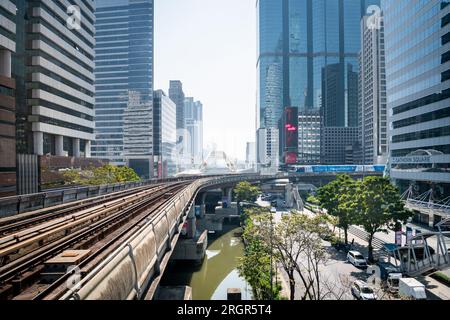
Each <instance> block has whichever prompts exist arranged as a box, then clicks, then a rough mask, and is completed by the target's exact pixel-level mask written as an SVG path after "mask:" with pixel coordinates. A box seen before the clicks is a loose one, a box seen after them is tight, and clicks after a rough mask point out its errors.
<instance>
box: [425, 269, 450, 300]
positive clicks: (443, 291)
mask: <svg viewBox="0 0 450 320" xmlns="http://www.w3.org/2000/svg"><path fill="white" fill-rule="evenodd" d="M449 270H450V268H449V269H447V271H446V272H448V271H449ZM417 280H418V281H419V282H421V283H423V284H424V285H425V287H426V289H427V291H428V292H427V293H430V294H428V298H429V299H430V300H450V287H448V286H446V285H445V284H443V283H441V282H439V281H437V280H435V279H433V278H431V277H429V276H425V277H424V276H420V277H417Z"/></svg>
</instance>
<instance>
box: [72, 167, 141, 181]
mask: <svg viewBox="0 0 450 320" xmlns="http://www.w3.org/2000/svg"><path fill="white" fill-rule="evenodd" d="M64 180H65V182H66V184H68V185H102V184H113V183H121V182H137V181H140V178H139V176H138V175H137V174H136V172H135V171H134V170H133V169H131V168H129V167H116V166H113V165H105V166H102V167H98V168H93V167H92V168H89V169H87V170H68V171H66V172H65V173H64Z"/></svg>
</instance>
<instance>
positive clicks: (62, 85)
mask: <svg viewBox="0 0 450 320" xmlns="http://www.w3.org/2000/svg"><path fill="white" fill-rule="evenodd" d="M4 3H5V1H2V4H4ZM8 3H10V1H6V4H7V6H8ZM15 3H16V5H17V20H16V26H17V29H16V54H14V55H13V56H14V57H13V68H12V69H13V71H12V73H13V78H15V79H16V138H17V152H18V153H24V154H29V153H32V154H33V153H34V154H37V155H45V154H51V155H56V156H74V157H80V156H87V157H88V156H89V155H90V145H91V141H92V140H93V139H94V33H95V29H94V21H95V16H94V1H93V0H87V1H86V0H74V1H70V2H68V1H52V0H41V1H25V0H20V1H16V2H15ZM9 6H10V4H9ZM74 6H76V8H75V7H74ZM2 7H3V6H2ZM3 8H4V7H3ZM75 9H79V18H80V20H79V21H78V20H77V19H71V17H72V16H75V14H73V15H71V14H69V15H68V12H72V13H74V11H76V10H75ZM7 11H8V10H6V11H4V10H2V12H7Z"/></svg>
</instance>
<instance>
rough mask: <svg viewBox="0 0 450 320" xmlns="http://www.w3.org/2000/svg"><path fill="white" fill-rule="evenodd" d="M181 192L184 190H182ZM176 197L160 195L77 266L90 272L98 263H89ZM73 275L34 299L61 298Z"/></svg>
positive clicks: (103, 254)
mask: <svg viewBox="0 0 450 320" xmlns="http://www.w3.org/2000/svg"><path fill="white" fill-rule="evenodd" d="M179 192H182V190H181V191H179ZM174 197H176V195H172V196H171V197H170V198H168V199H167V198H166V197H165V195H163V196H162V197H160V198H159V200H161V201H160V202H158V203H155V204H154V205H153V206H152V207H151V208H148V209H147V210H146V211H145V212H143V213H142V214H141V215H140V217H139V218H138V220H137V221H136V222H135V223H133V224H130V225H129V226H127V227H126V228H124V229H123V230H121V231H120V233H119V234H117V235H116V236H114V238H112V239H110V240H108V242H106V243H105V244H103V245H102V246H101V247H100V248H99V249H97V250H96V251H95V252H94V253H93V254H91V255H89V256H87V257H85V258H84V259H83V260H82V261H80V263H79V264H78V265H77V267H78V268H79V269H80V270H83V273H88V272H89V271H91V270H93V269H94V268H95V266H96V265H91V266H90V267H89V264H91V263H92V262H93V261H94V260H95V259H99V257H102V256H107V255H108V254H110V253H111V252H113V251H114V250H116V249H117V248H118V247H119V246H120V245H122V243H121V242H120V240H121V239H123V238H124V237H127V238H128V237H129V236H131V235H132V234H134V233H135V232H137V231H138V230H140V229H141V228H142V227H143V226H145V223H147V222H148V220H149V219H150V218H151V217H152V216H153V215H154V214H155V211H157V210H158V211H160V210H161V208H162V207H165V206H167V200H171V199H173V198H174ZM71 276H72V274H71V273H67V274H65V275H63V276H61V277H60V278H59V279H57V280H56V281H55V282H53V283H52V284H51V285H49V286H48V287H47V288H45V289H44V290H43V291H41V292H39V293H38V294H37V295H36V296H35V297H33V300H53V299H58V298H60V297H61V296H63V295H64V293H65V291H66V290H67V288H66V287H65V286H64V284H65V283H66V281H67V280H68V279H69V278H70V277H71ZM62 286H64V288H62Z"/></svg>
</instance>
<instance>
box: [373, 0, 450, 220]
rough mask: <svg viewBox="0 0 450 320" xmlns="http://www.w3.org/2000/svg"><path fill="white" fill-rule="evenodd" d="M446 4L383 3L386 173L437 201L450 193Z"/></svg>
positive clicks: (449, 17)
mask: <svg viewBox="0 0 450 320" xmlns="http://www.w3.org/2000/svg"><path fill="white" fill-rule="evenodd" d="M449 4H450V3H449V1H442V0H427V1H423V0H414V1H412V0H397V1H386V0H383V1H382V9H383V13H384V25H385V44H386V80H387V104H388V113H389V131H390V132H389V136H390V159H389V161H390V166H391V171H390V175H391V177H392V178H393V179H394V180H395V181H396V182H397V184H398V185H399V186H400V187H401V189H406V188H408V187H409V186H412V187H413V191H414V192H415V193H417V194H420V193H424V192H426V191H429V190H433V194H432V197H433V199H434V200H435V201H437V200H438V199H443V198H445V197H447V196H449V195H450V107H449V106H450V5H449ZM430 218H432V215H431V216H430ZM431 222H432V221H431V220H430V224H431Z"/></svg>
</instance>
